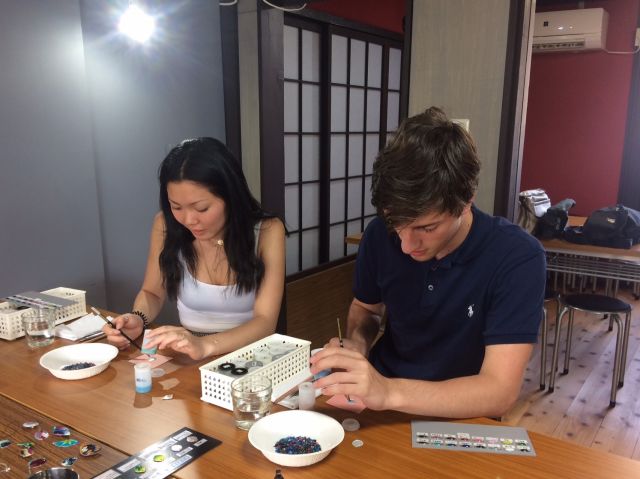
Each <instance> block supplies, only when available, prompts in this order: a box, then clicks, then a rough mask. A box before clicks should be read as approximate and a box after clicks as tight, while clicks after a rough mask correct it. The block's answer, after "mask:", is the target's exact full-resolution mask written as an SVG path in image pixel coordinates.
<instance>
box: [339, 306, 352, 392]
mask: <svg viewBox="0 0 640 479" xmlns="http://www.w3.org/2000/svg"><path fill="white" fill-rule="evenodd" d="M336 322H337V323H338V340H339V341H340V347H341V348H344V342H343V341H342V329H340V318H336ZM345 397H346V398H347V401H349V402H352V401H351V398H350V397H349V395H348V394H345Z"/></svg>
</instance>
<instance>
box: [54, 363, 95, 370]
mask: <svg viewBox="0 0 640 479" xmlns="http://www.w3.org/2000/svg"><path fill="white" fill-rule="evenodd" d="M94 366H95V363H74V364H69V365H68V366H65V367H63V368H62V370H63V371H75V370H76V369H86V368H92V367H94Z"/></svg>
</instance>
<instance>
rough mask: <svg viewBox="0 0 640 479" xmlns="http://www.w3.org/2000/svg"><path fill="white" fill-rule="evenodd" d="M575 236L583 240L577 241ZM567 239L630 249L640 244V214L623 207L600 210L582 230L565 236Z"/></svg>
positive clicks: (617, 206)
mask: <svg viewBox="0 0 640 479" xmlns="http://www.w3.org/2000/svg"><path fill="white" fill-rule="evenodd" d="M568 233H569V232H568ZM575 236H581V237H582V238H580V239H579V240H578V241H576V239H577V238H576V237H575ZM565 239H567V240H568V241H573V242H576V243H577V242H579V243H586V244H592V245H596V246H606V247H609V248H624V249H629V248H631V246H633V245H634V244H637V243H640V212H638V211H636V210H634V209H631V208H627V207H626V206H623V205H616V206H608V207H606V208H600V209H599V210H596V211H594V212H593V213H591V214H590V215H589V217H588V218H587V221H586V222H585V223H584V226H583V227H582V229H581V230H578V231H574V232H571V233H570V234H568V235H565Z"/></svg>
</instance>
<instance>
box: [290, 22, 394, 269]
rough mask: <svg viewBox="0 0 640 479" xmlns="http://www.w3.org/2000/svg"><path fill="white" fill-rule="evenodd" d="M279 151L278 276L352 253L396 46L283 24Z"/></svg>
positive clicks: (390, 105)
mask: <svg viewBox="0 0 640 479" xmlns="http://www.w3.org/2000/svg"><path fill="white" fill-rule="evenodd" d="M283 38H284V151H285V158H284V161H285V168H284V171H285V184H284V189H285V219H286V221H287V226H288V228H289V231H290V233H291V234H290V236H289V238H288V239H287V274H288V275H290V274H293V273H297V272H299V271H302V270H307V269H309V268H313V267H315V266H318V265H320V264H323V263H327V262H330V261H334V260H338V259H340V258H343V257H344V256H346V255H349V254H353V253H355V251H356V247H355V246H352V245H346V244H345V242H344V237H345V236H346V235H347V234H350V233H356V232H359V231H362V230H363V229H364V228H365V227H366V225H367V224H368V222H369V221H370V220H371V219H372V218H373V216H374V215H375V210H374V208H373V206H372V205H371V193H370V188H371V173H372V165H373V161H374V159H375V157H376V154H377V152H378V151H379V149H380V148H381V147H382V146H384V144H385V142H386V139H387V136H388V135H389V134H390V133H393V131H394V130H395V129H396V127H397V125H398V119H399V105H400V63H401V56H402V53H401V44H399V43H398V42H397V41H395V40H391V39H386V38H384V37H379V36H377V35H370V34H365V33H362V32H358V31H355V30H349V29H346V28H343V27H335V26H331V25H327V24H322V23H316V22H311V21H308V20H306V19H305V20H302V19H299V18H295V17H285V27H284V35H283Z"/></svg>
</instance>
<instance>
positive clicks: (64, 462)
mask: <svg viewBox="0 0 640 479" xmlns="http://www.w3.org/2000/svg"><path fill="white" fill-rule="evenodd" d="M77 460H78V458H77V457H73V456H71V457H65V458H64V459H63V460H62V462H61V463H60V464H61V465H62V466H64V467H71V466H73V465H74V464H75V463H76V461H77Z"/></svg>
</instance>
